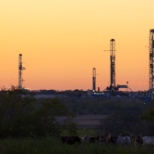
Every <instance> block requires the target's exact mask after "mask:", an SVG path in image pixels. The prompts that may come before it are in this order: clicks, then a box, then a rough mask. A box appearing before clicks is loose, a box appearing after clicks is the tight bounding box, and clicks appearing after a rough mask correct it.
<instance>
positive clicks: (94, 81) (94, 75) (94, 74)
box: [92, 68, 96, 92]
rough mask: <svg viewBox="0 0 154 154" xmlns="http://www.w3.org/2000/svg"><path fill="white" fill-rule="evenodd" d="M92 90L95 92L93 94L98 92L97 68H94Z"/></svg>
mask: <svg viewBox="0 0 154 154" xmlns="http://www.w3.org/2000/svg"><path fill="white" fill-rule="evenodd" d="M92 90H93V92H95V91H96V68H93V74H92Z"/></svg>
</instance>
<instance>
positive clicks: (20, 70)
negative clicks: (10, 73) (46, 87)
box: [18, 54, 25, 89]
mask: <svg viewBox="0 0 154 154" xmlns="http://www.w3.org/2000/svg"><path fill="white" fill-rule="evenodd" d="M18 69H19V76H18V78H19V81H18V89H22V88H23V87H22V83H23V78H22V71H23V70H24V69H25V68H24V67H22V54H19V67H18Z"/></svg>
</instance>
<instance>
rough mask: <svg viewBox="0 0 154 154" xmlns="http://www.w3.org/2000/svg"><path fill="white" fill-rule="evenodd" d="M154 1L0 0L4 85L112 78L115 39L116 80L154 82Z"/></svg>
mask: <svg viewBox="0 0 154 154" xmlns="http://www.w3.org/2000/svg"><path fill="white" fill-rule="evenodd" d="M153 28H154V0H0V87H6V88H10V86H11V85H14V86H17V85H18V55H19V53H22V54H23V66H24V67H26V70H25V71H23V79H24V80H25V81H24V82H23V86H24V87H26V88H29V89H31V90H34V89H35V90H36V89H55V90H68V89H70V90H74V89H83V90H87V89H91V88H92V69H93V67H95V68H96V72H97V74H98V75H97V79H96V80H97V87H98V86H99V87H100V89H101V90H104V89H105V88H106V87H107V86H108V85H109V81H110V66H109V56H110V53H109V51H104V50H109V49H110V39H111V38H114V39H115V41H116V42H115V43H116V83H117V84H126V82H127V81H128V82H129V87H130V88H131V89H132V90H134V91H136V90H147V89H148V87H149V82H148V77H149V69H148V63H149V61H148V56H149V49H148V46H149V30H150V29H153Z"/></svg>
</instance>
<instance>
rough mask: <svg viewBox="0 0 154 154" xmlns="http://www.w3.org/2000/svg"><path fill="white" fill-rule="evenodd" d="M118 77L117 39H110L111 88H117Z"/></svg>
mask: <svg viewBox="0 0 154 154" xmlns="http://www.w3.org/2000/svg"><path fill="white" fill-rule="evenodd" d="M115 87H116V78H115V40H114V39H111V40H110V88H111V90H112V89H115Z"/></svg>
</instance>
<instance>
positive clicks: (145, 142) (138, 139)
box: [135, 136, 154, 145]
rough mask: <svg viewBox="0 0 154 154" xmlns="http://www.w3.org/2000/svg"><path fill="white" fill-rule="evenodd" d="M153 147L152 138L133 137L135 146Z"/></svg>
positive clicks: (153, 141) (153, 138)
mask: <svg viewBox="0 0 154 154" xmlns="http://www.w3.org/2000/svg"><path fill="white" fill-rule="evenodd" d="M137 144H141V145H154V136H143V137H141V136H137V137H135V145H137Z"/></svg>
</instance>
